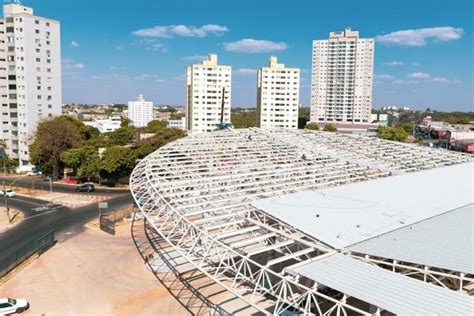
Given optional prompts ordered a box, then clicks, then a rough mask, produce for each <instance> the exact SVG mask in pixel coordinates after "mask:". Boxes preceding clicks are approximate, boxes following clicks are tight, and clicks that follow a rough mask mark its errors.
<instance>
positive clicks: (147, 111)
mask: <svg viewBox="0 0 474 316" xmlns="http://www.w3.org/2000/svg"><path fill="white" fill-rule="evenodd" d="M128 118H129V119H130V120H131V121H132V124H133V126H134V127H145V126H147V125H148V123H149V122H150V121H153V102H150V101H145V99H143V95H141V94H140V95H139V96H138V98H137V100H136V101H129V102H128Z"/></svg>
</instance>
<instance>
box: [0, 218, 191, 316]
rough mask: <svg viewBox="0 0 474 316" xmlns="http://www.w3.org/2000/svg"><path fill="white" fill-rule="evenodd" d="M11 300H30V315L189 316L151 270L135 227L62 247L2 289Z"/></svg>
mask: <svg viewBox="0 0 474 316" xmlns="http://www.w3.org/2000/svg"><path fill="white" fill-rule="evenodd" d="M5 296H7V297H14V298H20V297H23V298H26V299H27V300H28V301H29V303H30V309H29V310H28V311H26V312H25V313H24V315H188V312H187V311H186V310H185V309H184V308H183V307H182V306H181V305H180V304H179V303H178V302H177V301H176V300H175V299H174V298H173V297H172V296H171V295H170V294H169V292H168V291H167V289H166V288H164V287H163V286H162V285H161V283H159V281H158V280H157V279H156V278H155V277H154V275H153V274H152V273H150V272H149V271H148V270H147V269H146V268H145V266H144V264H143V261H142V258H141V257H140V255H139V254H138V252H137V250H136V248H135V245H134V244H133V241H132V238H131V236H130V225H124V226H119V227H117V231H116V235H115V236H111V235H108V234H106V233H104V232H101V231H98V230H96V229H90V228H87V229H86V230H85V231H84V232H83V233H81V234H79V235H77V236H74V237H72V238H70V239H67V240H66V241H65V242H63V243H59V244H57V245H56V246H54V247H53V248H52V249H50V250H48V251H47V252H46V253H45V254H43V255H42V256H41V257H40V258H39V259H37V260H35V261H34V262H32V263H31V264H30V265H29V266H28V267H26V268H25V269H24V270H22V271H21V272H20V273H18V274H17V275H15V276H14V277H13V278H12V279H10V280H9V281H7V282H6V283H5V284H4V285H3V286H1V287H0V297H5Z"/></svg>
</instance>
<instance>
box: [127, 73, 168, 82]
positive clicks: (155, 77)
mask: <svg viewBox="0 0 474 316" xmlns="http://www.w3.org/2000/svg"><path fill="white" fill-rule="evenodd" d="M134 79H135V80H147V81H156V82H163V81H164V80H163V79H161V78H160V76H158V75H151V74H141V75H138V76H136V77H135V78H134Z"/></svg>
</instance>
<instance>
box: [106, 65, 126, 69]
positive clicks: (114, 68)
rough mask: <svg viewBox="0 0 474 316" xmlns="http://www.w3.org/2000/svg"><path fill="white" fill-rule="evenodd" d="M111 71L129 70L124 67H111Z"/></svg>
mask: <svg viewBox="0 0 474 316" xmlns="http://www.w3.org/2000/svg"><path fill="white" fill-rule="evenodd" d="M109 69H110V70H125V69H127V68H126V67H123V66H110V67H109Z"/></svg>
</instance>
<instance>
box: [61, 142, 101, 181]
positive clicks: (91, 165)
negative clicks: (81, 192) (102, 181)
mask: <svg viewBox="0 0 474 316" xmlns="http://www.w3.org/2000/svg"><path fill="white" fill-rule="evenodd" d="M61 161H62V162H63V163H64V164H65V165H66V166H69V167H71V168H73V170H74V172H75V174H76V177H78V178H83V177H87V178H92V179H96V178H98V177H99V162H100V157H99V153H98V150H97V148H96V147H94V146H91V145H85V146H82V147H79V148H73V149H69V150H67V151H65V152H63V153H62V154H61Z"/></svg>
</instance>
